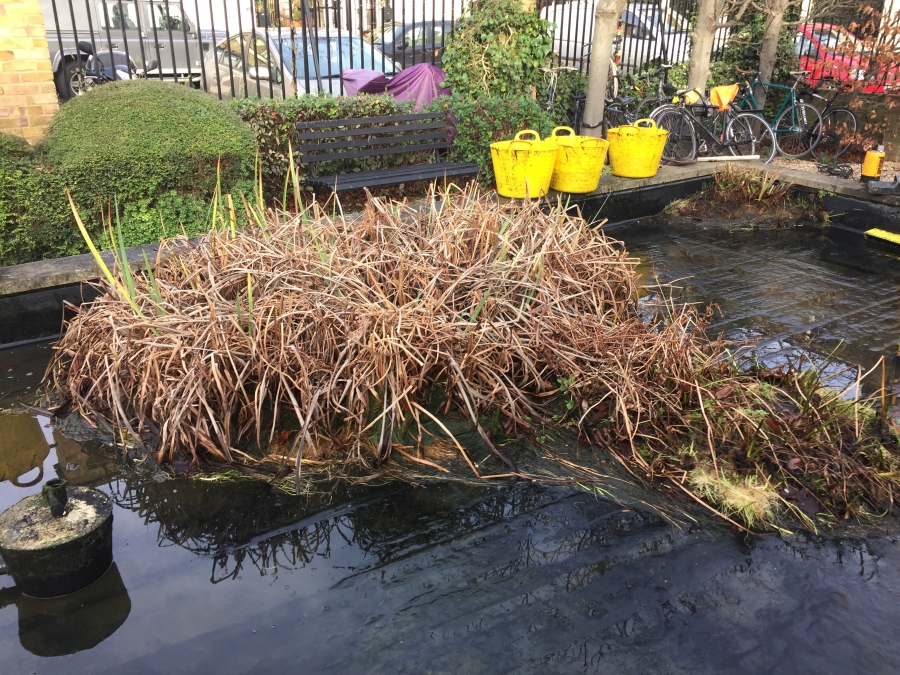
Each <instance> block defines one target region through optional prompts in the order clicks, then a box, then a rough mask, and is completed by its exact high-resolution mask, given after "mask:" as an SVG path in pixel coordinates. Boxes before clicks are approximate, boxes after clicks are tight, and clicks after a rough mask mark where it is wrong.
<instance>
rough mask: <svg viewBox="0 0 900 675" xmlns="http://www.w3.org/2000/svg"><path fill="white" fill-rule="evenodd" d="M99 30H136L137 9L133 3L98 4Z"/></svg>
mask: <svg viewBox="0 0 900 675" xmlns="http://www.w3.org/2000/svg"><path fill="white" fill-rule="evenodd" d="M97 10H98V13H99V14H100V28H119V29H122V28H125V29H135V30H136V29H137V27H138V25H137V9H135V6H134V3H133V2H100V3H98V4H97Z"/></svg>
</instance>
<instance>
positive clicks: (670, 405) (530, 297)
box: [50, 190, 900, 527]
mask: <svg viewBox="0 0 900 675" xmlns="http://www.w3.org/2000/svg"><path fill="white" fill-rule="evenodd" d="M434 204H435V206H431V207H427V208H422V209H415V208H412V207H410V206H407V205H401V204H396V203H388V202H385V201H382V200H379V199H370V201H369V202H368V205H367V207H366V210H365V212H364V213H363V214H362V215H361V216H360V217H359V218H357V219H352V220H351V219H347V218H343V217H332V216H329V215H328V214H327V213H326V212H325V211H323V210H322V208H320V207H319V206H318V205H316V204H312V205H311V206H309V207H308V208H307V209H306V210H305V211H303V212H302V213H301V214H299V215H295V216H287V215H285V214H276V213H272V212H270V213H269V214H268V215H267V220H266V221H265V223H264V226H261V227H259V228H258V229H254V230H245V231H243V232H234V231H233V230H231V231H216V230H214V231H212V232H210V233H209V234H207V235H206V236H205V237H203V238H202V239H201V240H200V241H199V243H197V244H196V245H195V246H192V247H189V248H185V247H184V245H183V242H175V243H177V244H178V246H176V245H175V244H169V245H168V255H161V257H160V258H159V259H158V260H157V262H156V264H155V265H154V266H152V268H151V266H150V265H148V269H147V271H145V272H143V273H141V274H134V275H130V274H128V273H127V272H126V273H125V274H122V273H121V272H120V274H119V276H118V277H115V278H113V276H112V275H110V281H108V282H102V283H101V290H102V291H103V293H102V295H101V296H100V297H99V298H98V299H97V300H96V301H95V302H94V303H93V304H91V305H90V306H85V307H83V308H82V309H81V311H80V312H79V313H78V314H77V315H76V316H75V317H74V318H73V319H72V320H71V321H70V322H69V325H68V327H67V331H66V334H65V336H64V337H63V338H62V339H61V340H60V342H59V343H58V344H57V346H56V359H55V361H54V363H53V364H52V366H51V370H50V381H51V385H52V386H53V387H54V388H55V390H56V392H57V393H58V394H59V396H60V399H61V403H60V408H59V410H60V411H63V410H67V409H69V408H74V409H75V410H76V411H78V412H80V413H81V414H82V415H84V416H85V417H86V418H88V419H89V420H93V421H94V423H95V424H97V425H98V426H101V427H103V428H105V429H107V430H109V431H112V430H113V428H115V429H118V430H119V431H120V432H122V433H125V432H127V433H128V434H129V435H130V436H131V437H132V438H136V439H139V438H149V437H154V438H155V439H156V443H157V444H156V449H157V456H158V459H159V460H160V461H172V460H173V459H175V458H176V457H177V456H186V457H187V458H189V459H190V461H191V463H192V464H197V463H199V462H201V461H210V462H213V463H216V462H218V463H221V462H229V463H230V462H248V461H251V460H252V458H253V457H256V458H257V460H258V458H259V457H266V456H269V457H271V456H273V455H274V454H277V455H279V456H282V457H286V456H288V454H289V455H290V456H291V457H292V458H293V461H291V462H288V463H292V464H295V466H296V470H297V475H298V476H299V471H300V466H301V461H300V460H301V459H302V461H303V462H307V461H308V462H312V463H314V464H315V463H317V462H330V461H334V460H336V459H340V460H344V461H346V460H350V461H353V462H355V463H358V464H359V465H362V466H365V467H373V466H377V465H381V464H383V463H385V462H386V461H387V460H388V459H389V458H390V457H391V454H392V452H394V451H397V452H399V453H401V454H403V455H404V457H406V458H407V459H409V460H412V461H414V462H419V463H420V464H423V465H427V466H428V467H430V468H433V469H435V470H441V471H445V470H446V469H445V468H444V467H442V466H441V463H442V462H444V460H445V455H441V456H439V455H438V454H435V453H431V455H430V456H431V459H426V455H425V454H424V453H423V452H422V447H423V445H424V444H425V440H427V439H425V436H426V435H427V434H428V433H429V432H428V429H429V428H430V429H431V430H432V432H434V433H439V434H443V435H444V436H445V439H444V440H443V441H441V442H442V443H443V445H444V447H445V448H446V447H447V445H448V440H449V442H450V443H452V446H451V447H453V448H454V449H455V451H456V452H458V453H460V455H461V456H462V457H463V458H464V459H465V461H466V462H467V463H468V465H469V467H470V468H471V470H472V471H473V472H474V473H475V475H476V476H481V475H482V473H481V472H480V471H479V469H478V466H477V465H476V464H475V463H474V462H473V461H472V459H471V458H470V457H469V455H468V454H467V452H466V450H465V448H464V447H463V445H462V444H461V443H459V442H458V441H457V440H456V439H455V438H454V437H453V435H452V434H451V433H450V431H449V430H448V429H447V427H446V426H445V423H446V421H447V419H448V417H447V413H448V412H451V411H454V412H455V413H457V414H460V413H461V414H462V415H463V416H464V417H466V418H468V419H469V420H470V421H471V424H472V426H473V427H474V428H475V429H477V430H478V433H480V435H481V437H482V438H483V440H484V442H485V443H486V444H487V445H488V446H490V447H491V448H492V450H493V451H494V452H495V453H496V455H497V457H498V458H500V459H501V460H502V461H503V462H505V463H506V464H507V465H509V469H508V472H507V471H504V473H502V474H496V473H494V477H496V476H498V475H510V474H514V473H516V469H515V467H513V465H512V463H511V462H510V461H509V459H508V458H507V457H505V456H504V455H503V454H502V453H501V451H500V450H499V449H498V448H496V447H495V446H494V445H493V443H492V434H491V433H488V431H491V432H493V431H495V430H496V429H501V430H502V431H501V432H500V433H503V432H505V433H507V434H509V435H511V436H512V435H515V434H516V432H517V431H519V432H524V433H528V432H529V431H530V430H531V429H532V428H533V427H534V426H539V425H545V424H551V423H555V424H568V425H571V426H573V427H576V428H577V430H578V433H579V436H580V438H581V439H582V440H583V441H584V442H594V443H596V444H597V445H598V446H600V447H601V448H602V449H604V450H606V451H608V452H610V453H611V454H612V455H613V456H614V457H616V458H617V459H618V460H619V461H620V462H621V463H622V465H624V466H625V467H626V468H628V470H629V471H632V472H633V473H634V474H635V475H637V476H640V477H641V478H644V477H649V478H661V479H663V480H667V481H669V485H670V486H671V488H672V489H673V490H674V494H681V495H682V496H683V497H684V498H685V499H690V498H693V499H695V500H696V501H698V502H701V503H704V504H705V505H707V506H708V507H709V508H717V509H720V511H717V512H719V513H720V514H721V515H723V516H724V517H726V518H729V520H731V522H733V523H735V524H736V525H739V526H744V525H751V526H755V527H766V526H767V524H768V523H769V522H770V521H771V520H772V519H773V518H775V517H777V516H778V513H779V512H790V513H792V514H793V515H794V516H795V517H796V518H798V519H800V520H803V521H804V522H807V524H810V523H812V522H813V521H812V520H811V519H813V518H815V517H816V514H822V513H825V514H828V515H830V517H831V518H832V519H833V520H837V519H841V518H846V517H849V516H850V515H851V514H854V515H855V514H860V513H877V512H879V511H881V510H885V509H887V508H890V505H891V504H892V502H893V495H894V493H895V492H896V490H897V488H898V486H900V459H898V452H897V443H896V440H884V438H883V436H882V434H883V432H885V431H886V430H887V429H889V428H894V429H896V426H894V427H891V426H890V425H891V424H892V422H891V421H890V420H889V419H887V416H886V414H885V412H882V413H881V414H876V413H875V412H874V407H873V406H872V404H871V403H869V402H863V401H859V400H857V399H853V400H851V401H847V400H845V397H842V396H841V394H840V392H829V391H828V390H826V389H823V388H822V383H821V381H820V380H819V379H818V376H817V375H816V373H815V371H814V370H812V369H809V368H805V369H802V368H800V369H788V370H779V371H767V372H749V371H746V370H741V369H740V368H739V367H738V366H737V365H736V364H735V363H734V361H733V360H732V359H731V358H730V357H729V355H728V352H727V351H726V349H725V346H724V345H723V344H722V343H721V342H719V341H711V340H709V339H707V337H706V336H705V334H704V333H703V327H704V325H705V318H704V317H701V316H698V314H697V313H696V312H695V311H694V310H692V309H691V308H688V307H680V308H679V307H676V306H674V305H673V304H672V303H661V304H659V305H658V306H648V305H643V304H642V305H641V306H639V305H638V296H639V287H638V278H637V275H636V272H635V266H636V263H637V260H635V259H631V258H629V257H628V255H627V253H626V251H625V249H624V247H623V246H622V244H621V243H620V242H617V241H615V240H613V239H610V238H608V237H607V236H606V234H605V233H604V232H603V230H602V229H600V228H594V227H590V226H588V224H587V223H586V222H585V221H584V220H582V219H581V218H579V217H576V216H573V215H569V214H567V213H566V212H565V211H564V210H563V209H562V208H555V209H550V210H549V211H546V212H545V211H542V210H541V208H540V206H539V205H538V204H535V203H529V204H523V205H514V204H508V205H498V204H496V203H494V202H493V201H492V200H491V199H489V198H484V197H481V196H480V195H479V194H478V193H477V191H474V190H473V191H469V192H463V193H452V194H449V193H448V194H445V195H442V196H441V198H440V199H438V200H436V201H435V202H434ZM260 222H262V219H260ZM166 249H167V245H164V246H163V251H164V252H165V251H166ZM882 399H883V401H884V400H886V399H884V396H882ZM882 411H886V404H885V403H884V402H882ZM488 418H491V419H492V420H493V421H494V422H497V421H498V419H499V424H494V425H493V426H492V427H491V428H490V429H489V430H488V431H486V430H485V428H484V427H483V424H487V422H486V420H487V419H488ZM291 430H293V431H291ZM436 430H441V431H439V432H438V431H436ZM285 444H287V447H286V446H285ZM434 447H437V446H434ZM271 448H278V449H279V452H278V453H273V455H267V453H269V451H270V449H271ZM254 449H258V450H259V452H256V451H255V450H254ZM248 453H249V454H248ZM257 460H253V461H257ZM567 461H568V460H567ZM567 466H570V467H571V466H574V465H573V464H571V463H568V464H567ZM276 468H277V467H276ZM704 500H705V501H704ZM733 519H737V521H740V523H737V522H736V521H735V520H733Z"/></svg>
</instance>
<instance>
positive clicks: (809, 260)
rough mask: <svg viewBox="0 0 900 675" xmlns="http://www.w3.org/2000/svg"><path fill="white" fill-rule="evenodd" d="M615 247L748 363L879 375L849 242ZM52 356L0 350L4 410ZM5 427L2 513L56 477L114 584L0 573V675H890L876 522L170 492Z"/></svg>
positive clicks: (893, 342)
mask: <svg viewBox="0 0 900 675" xmlns="http://www.w3.org/2000/svg"><path fill="white" fill-rule="evenodd" d="M611 234H613V235H614V236H616V237H618V238H621V239H623V240H624V241H625V242H626V244H627V245H628V248H629V250H630V251H631V252H632V253H633V254H635V255H638V256H640V257H641V258H642V260H643V263H642V271H643V272H644V273H645V274H646V276H647V279H648V280H651V281H652V280H653V279H654V278H656V279H658V280H659V281H660V282H673V281H676V280H679V281H677V283H676V285H677V286H679V287H680V288H681V290H680V291H679V294H680V297H681V298H682V299H684V300H687V301H691V302H702V303H708V302H716V303H718V305H719V307H720V310H721V315H720V316H718V317H717V319H716V323H715V325H714V327H713V328H714V330H715V331H716V332H718V331H722V332H724V333H725V334H726V335H727V336H730V337H735V338H747V337H751V338H754V339H758V340H759V345H758V353H759V354H760V358H762V359H763V360H766V361H772V362H775V361H777V360H779V359H782V360H783V359H784V358H785V357H791V358H796V357H797V356H798V355H799V353H800V352H801V351H804V350H805V351H809V352H810V353H812V354H814V355H817V358H818V357H821V356H822V355H826V354H828V353H830V352H831V351H832V350H833V349H834V347H835V346H836V345H837V344H838V343H839V342H840V341H843V342H844V348H843V351H842V352H841V353H840V356H839V365H836V366H832V367H833V368H835V369H838V368H839V367H840V365H842V364H845V363H851V364H852V363H859V364H862V365H863V366H865V367H871V366H872V365H874V364H875V363H876V362H877V361H878V359H879V358H880V357H881V356H882V355H886V356H890V357H891V359H892V360H891V361H890V366H891V368H892V369H893V366H894V364H893V357H894V355H895V354H896V350H897V339H898V336H900V330H898V328H900V326H898V322H900V259H898V256H897V255H895V254H894V253H892V252H891V251H889V250H880V249H876V248H872V247H870V246H869V245H867V244H866V243H865V242H863V241H861V239H860V238H859V236H858V235H855V236H854V235H848V234H845V233H842V232H840V231H830V232H827V233H825V234H823V233H822V232H820V231H816V230H795V231H775V232H771V231H770V232H727V231H724V230H701V229H698V228H696V227H688V226H678V227H676V226H672V225H670V224H668V223H666V222H665V221H662V220H651V221H645V222H641V223H635V224H632V225H629V226H627V227H623V228H619V229H616V230H615V231H613V232H612V233H611ZM654 275H655V277H654ZM49 353H50V352H49V345H46V344H37V345H31V346H28V347H20V348H15V349H8V350H3V351H0V397H2V398H0V407H2V406H9V405H11V404H12V403H13V402H14V401H15V400H17V399H18V398H22V397H24V398H26V399H27V398H30V397H31V395H32V393H33V392H34V391H35V388H36V387H37V385H38V383H39V381H40V378H41V375H42V374H43V370H44V368H45V366H46V363H47V360H48V358H49ZM891 377H893V371H891ZM844 379H846V380H847V381H848V382H849V381H852V380H854V379H855V372H854V374H853V375H852V377H851V376H844ZM0 425H2V426H0V472H2V475H3V477H5V478H6V480H4V481H3V482H0V510H2V509H5V508H7V507H8V506H10V505H12V504H13V503H15V502H17V501H18V500H19V499H21V498H23V497H24V496H27V495H29V494H33V493H35V492H38V491H39V489H40V484H41V483H42V482H43V481H44V480H47V479H48V478H50V477H53V476H55V475H57V474H61V475H64V476H66V477H67V478H68V480H69V481H70V482H71V483H73V484H77V485H91V486H96V487H98V488H99V489H101V490H103V491H104V492H106V493H107V494H109V495H110V496H111V497H112V499H113V501H114V503H115V513H114V518H115V521H114V557H115V564H114V567H113V568H112V569H110V571H109V572H108V573H107V574H106V575H105V576H104V577H103V579H101V580H100V581H99V582H97V583H96V584H94V585H93V586H91V587H89V588H88V589H85V590H84V591H80V592H79V593H76V594H74V595H72V596H69V597H67V598H63V599H57V600H42V601H38V600H32V599H29V598H25V597H23V596H21V595H20V594H19V593H18V592H17V591H16V590H15V589H14V588H13V587H12V583H11V580H10V579H9V577H0V672H2V673H16V674H18V673H42V674H43V673H65V674H66V675H70V674H75V673H123V672H127V673H192V674H193V673H198V672H215V673H221V674H226V673H247V672H258V673H269V672H275V671H283V670H290V671H299V672H331V673H383V672H398V673H399V672H404V673H405V672H409V673H453V674H459V673H663V672H665V673H691V674H693V675H696V674H703V673H724V672H727V673H747V674H748V675H749V674H751V673H752V674H757V673H764V672H765V673H857V672H858V673H863V672H865V673H896V672H900V640H898V637H897V630H896V625H897V623H898V620H900V540H898V537H896V536H895V535H894V534H893V532H894V531H895V530H896V528H894V526H893V523H892V521H891V522H886V523H885V524H884V526H883V528H882V530H879V531H873V532H871V533H870V534H869V536H868V537H865V538H861V537H858V536H849V535H847V536H837V537H829V538H823V539H817V538H812V537H808V536H806V535H803V534H798V535H796V536H794V537H792V538H787V539H782V538H776V537H756V538H752V539H738V538H735V537H733V536H731V535H730V534H728V533H727V531H725V530H724V529H721V528H718V527H710V526H707V527H703V528H695V529H693V530H687V529H683V528H678V527H674V526H672V525H671V524H669V523H667V522H665V521H663V520H661V519H659V518H657V517H655V516H654V515H652V514H651V513H649V512H647V511H645V510H642V509H636V508H633V507H632V506H630V505H629V504H625V503H614V502H610V501H604V500H599V499H596V498H594V497H593V496H591V495H589V494H587V493H585V492H584V491H581V490H579V489H559V488H550V487H544V486H536V485H527V484H523V483H518V484H514V485H489V486H483V485H469V484H462V483H451V482H445V483H441V484H437V485H431V486H429V487H428V488H427V489H417V488H413V487H410V486H407V485H397V484H390V485H380V486H371V487H366V486H361V487H356V488H353V489H352V490H351V489H348V488H347V487H345V486H344V487H342V486H334V489H333V490H331V491H326V492H323V493H322V494H317V495H310V496H304V497H291V496H287V495H284V494H280V493H276V492H273V491H272V490H271V489H270V488H269V487H268V486H267V485H266V484H265V483H263V482H256V481H237V482H225V481H202V480H192V479H168V480H167V479H165V478H164V477H162V476H161V475H159V474H158V473H156V472H154V471H151V470H148V468H147V467H146V466H143V465H140V464H136V463H133V462H131V463H126V462H124V461H123V460H122V459H121V458H120V457H117V456H116V455H115V453H114V452H113V451H112V450H110V449H109V448H106V447H104V446H102V445H99V444H97V443H81V444H80V443H77V442H75V441H73V440H71V439H68V438H66V437H65V436H63V435H62V434H61V433H60V432H59V431H58V430H56V429H53V428H52V427H51V426H50V425H49V423H48V421H47V420H46V419H44V418H41V417H39V416H30V415H17V416H4V417H0ZM12 481H15V484H14V483H13V482H12Z"/></svg>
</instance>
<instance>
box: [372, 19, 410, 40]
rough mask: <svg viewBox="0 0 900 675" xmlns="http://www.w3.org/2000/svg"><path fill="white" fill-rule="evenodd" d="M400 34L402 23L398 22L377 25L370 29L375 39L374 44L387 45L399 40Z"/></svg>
mask: <svg viewBox="0 0 900 675" xmlns="http://www.w3.org/2000/svg"><path fill="white" fill-rule="evenodd" d="M401 35H403V25H402V24H399V23H395V24H391V25H390V26H379V27H378V28H376V29H375V30H373V31H372V39H373V40H374V41H375V44H386V45H389V44H391V43H393V42H394V41H396V40H399V39H400V36H401Z"/></svg>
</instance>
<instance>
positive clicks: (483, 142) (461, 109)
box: [428, 96, 553, 185]
mask: <svg viewBox="0 0 900 675" xmlns="http://www.w3.org/2000/svg"><path fill="white" fill-rule="evenodd" d="M428 109H429V110H432V111H435V112H437V111H442V112H446V113H448V114H449V116H450V121H451V122H452V123H453V126H454V131H453V134H452V139H453V143H452V145H451V146H450V161H453V162H475V163H476V164H478V165H479V166H480V167H481V174H479V176H478V180H479V181H480V182H481V183H482V184H484V185H490V184H492V183H493V182H494V166H493V162H492V161H491V147H490V146H491V143H494V142H496V141H507V140H510V139H512V138H513V137H514V136H515V135H516V133H517V132H519V131H522V130H523V129H533V130H534V131H537V132H538V133H539V134H540V135H541V138H546V137H547V136H549V135H550V133H551V132H552V131H553V123H552V122H551V121H550V120H549V119H548V117H547V111H545V110H544V109H542V108H541V107H540V106H539V105H538V104H537V102H535V101H534V100H532V99H531V98H528V97H524V96H523V97H521V98H501V97H485V98H481V99H477V100H474V101H473V100H468V99H464V98H461V97H445V98H440V99H436V100H435V101H434V102H433V103H432V104H431V105H430V106H429V107H428Z"/></svg>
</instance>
